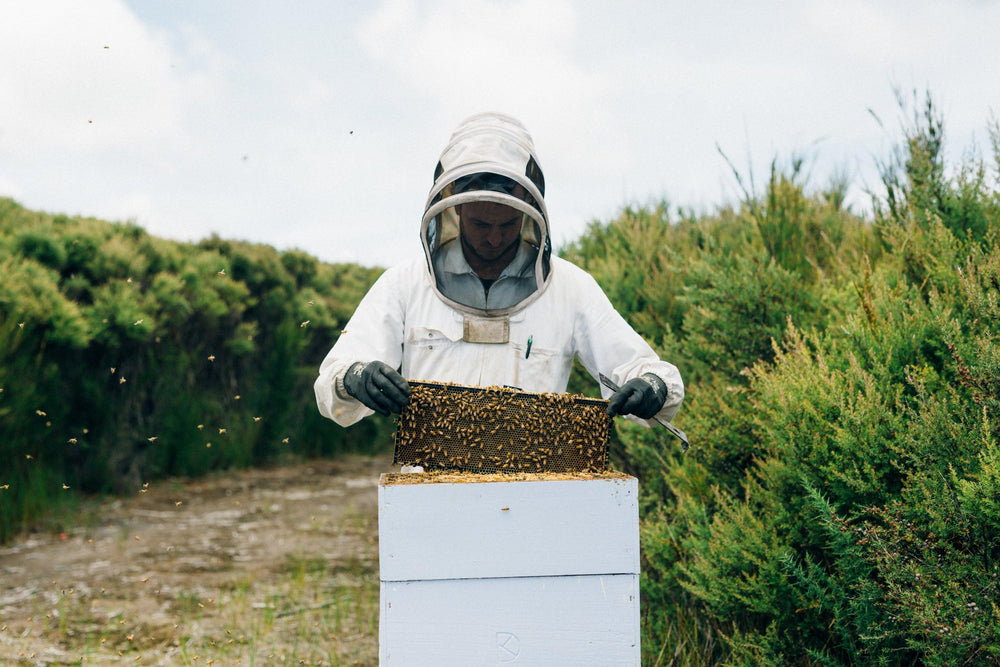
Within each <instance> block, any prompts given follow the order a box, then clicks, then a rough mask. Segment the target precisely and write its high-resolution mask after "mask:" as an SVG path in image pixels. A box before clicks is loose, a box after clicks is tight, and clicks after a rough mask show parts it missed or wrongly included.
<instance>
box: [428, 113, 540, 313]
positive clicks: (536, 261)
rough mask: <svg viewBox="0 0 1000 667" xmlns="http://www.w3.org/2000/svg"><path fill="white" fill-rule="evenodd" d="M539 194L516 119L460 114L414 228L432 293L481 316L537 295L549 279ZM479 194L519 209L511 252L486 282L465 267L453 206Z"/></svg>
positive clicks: (512, 308)
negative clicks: (419, 221) (500, 270)
mask: <svg viewBox="0 0 1000 667" xmlns="http://www.w3.org/2000/svg"><path fill="white" fill-rule="evenodd" d="M544 194H545V181H544V179H543V177H542V170H541V168H540V167H539V165H538V160H537V158H536V157H535V148H534V144H533V143H532V141H531V136H530V135H529V134H528V132H527V130H525V128H524V126H523V125H521V123H520V122H518V121H517V120H516V119H514V118H511V117H510V116H506V115H503V114H499V113H481V114H477V115H475V116H472V117H470V118H467V119H466V120H465V121H463V122H462V123H461V124H460V125H459V126H458V129H456V130H455V132H454V133H453V134H452V135H451V139H450V141H449V142H448V145H447V146H446V147H445V149H444V151H443V152H442V153H441V158H440V160H438V163H437V168H436V169H435V171H434V185H433V187H432V188H431V191H430V194H429V195H428V197H427V205H426V207H425V208H424V217H423V221H422V224H421V228H420V237H421V241H422V242H423V246H424V253H425V254H426V256H427V269H428V271H429V273H430V279H431V283H432V284H433V285H434V288H435V289H436V290H437V293H438V296H440V297H441V298H442V299H443V300H444V301H445V302H447V303H449V304H450V305H452V306H453V307H455V308H457V309H459V310H461V311H464V312H466V313H470V314H472V315H478V316H485V317H493V316H503V315H510V314H511V313H514V312H516V311H518V310H520V309H522V308H524V307H525V306H527V305H528V304H529V303H531V302H532V301H533V300H535V299H536V298H537V297H538V296H539V295H540V294H541V293H542V292H543V291H544V290H545V288H546V287H547V286H548V282H549V277H550V265H549V262H550V259H551V255H552V245H551V241H550V239H549V222H548V214H547V213H546V211H545V201H544V199H543V197H544ZM477 201H479V202H483V201H485V202H493V203H496V204H503V205H506V206H509V207H511V208H512V209H515V210H516V211H517V212H519V213H520V214H521V237H520V242H519V245H518V248H517V254H516V256H515V257H514V258H513V259H512V260H511V262H510V264H509V265H508V266H507V268H506V269H505V270H504V273H503V274H502V275H501V277H500V278H498V279H497V280H496V281H495V282H493V283H491V284H490V285H489V288H487V287H486V286H484V285H483V283H482V282H481V281H479V279H478V278H477V277H476V276H475V274H473V273H471V271H470V268H469V265H468V264H467V263H466V261H465V259H464V256H463V255H462V244H461V240H460V238H459V234H460V230H459V218H458V210H457V208H456V207H458V206H461V205H462V204H466V203H469V202H477ZM515 215H516V214H515Z"/></svg>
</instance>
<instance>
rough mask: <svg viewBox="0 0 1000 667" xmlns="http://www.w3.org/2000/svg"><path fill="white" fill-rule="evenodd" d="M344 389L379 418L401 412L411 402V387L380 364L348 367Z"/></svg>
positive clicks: (362, 363)
mask: <svg viewBox="0 0 1000 667" xmlns="http://www.w3.org/2000/svg"><path fill="white" fill-rule="evenodd" d="M344 389H346V390H347V393H348V394H350V395H351V396H353V397H354V398H356V399H358V400H359V401H361V402H362V403H364V404H365V405H366V406H368V407H369V408H371V409H372V410H374V411H375V412H377V413H379V414H380V415H388V414H389V413H390V412H400V411H401V410H402V409H403V406H404V405H406V404H407V403H408V402H409V400H410V385H409V384H407V382H406V380H405V379H404V378H403V376H402V375H400V374H399V373H397V372H396V371H394V370H393V369H392V368H390V367H389V365H388V364H385V363H382V362H381V361H372V362H369V363H367V364H366V363H364V362H361V361H359V362H358V363H356V364H354V365H352V366H351V367H350V368H348V369H347V373H345V374H344Z"/></svg>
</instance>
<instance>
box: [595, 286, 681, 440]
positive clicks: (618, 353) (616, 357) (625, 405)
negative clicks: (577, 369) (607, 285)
mask: <svg viewBox="0 0 1000 667" xmlns="http://www.w3.org/2000/svg"><path fill="white" fill-rule="evenodd" d="M581 274H582V276H581V277H580V280H579V282H580V289H579V295H580V301H579V303H580V304H581V307H580V309H579V310H578V313H579V314H578V315H577V323H576V331H577V332H578V333H577V336H578V340H577V341H576V347H577V356H578V357H579V359H580V363H582V364H583V366H584V368H586V369H587V371H588V372H589V373H590V374H591V375H592V376H593V377H594V378H595V379H596V378H598V377H599V375H600V374H601V373H603V374H605V375H607V376H608V377H609V378H611V380H612V381H614V382H615V384H617V385H618V386H619V387H620V389H619V391H618V392H612V391H611V390H610V389H608V388H606V387H602V388H601V391H602V395H603V396H604V398H607V399H610V401H611V403H610V405H609V410H610V411H611V412H612V413H613V414H622V415H627V416H628V418H629V419H631V420H632V421H636V422H638V423H641V424H645V425H647V426H648V423H647V422H646V420H647V419H651V418H653V417H660V418H661V419H664V420H667V421H669V420H670V419H672V418H673V417H674V415H675V414H677V411H678V410H679V409H680V406H681V401H683V400H684V382H683V380H681V374H680V371H678V370H677V367H676V366H674V365H673V364H671V363H669V362H666V361H662V360H661V359H660V358H659V357H658V356H657V355H656V352H654V351H653V348H652V347H650V345H649V343H647V342H646V341H645V339H643V337H642V336H640V335H639V334H638V333H636V331H635V330H634V329H633V328H632V327H631V326H629V324H628V322H626V321H625V319H624V318H623V317H622V316H621V315H619V314H618V311H616V310H615V308H614V306H613V305H612V304H611V302H610V301H609V300H608V297H607V296H606V295H605V294H604V291H603V290H602V289H601V288H600V286H599V285H598V284H597V282H596V281H595V280H594V279H593V278H592V277H591V276H590V275H589V274H587V273H585V272H583V271H581Z"/></svg>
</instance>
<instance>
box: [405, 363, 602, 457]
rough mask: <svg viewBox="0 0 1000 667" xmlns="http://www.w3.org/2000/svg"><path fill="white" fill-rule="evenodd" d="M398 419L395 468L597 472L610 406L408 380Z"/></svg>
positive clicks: (557, 396) (573, 397)
mask: <svg viewBox="0 0 1000 667" xmlns="http://www.w3.org/2000/svg"><path fill="white" fill-rule="evenodd" d="M409 384H410V387H411V389H412V392H411V394H410V401H409V403H407V404H406V406H404V408H403V410H402V412H401V413H400V415H399V417H398V418H397V420H396V434H395V454H394V458H393V461H394V462H395V463H396V464H399V465H419V466H423V467H424V469H425V470H435V469H439V470H440V469H450V470H461V471H467V472H475V473H485V474H489V473H520V472H578V471H579V472H603V471H605V470H607V468H608V441H609V440H610V437H611V417H609V416H608V402H607V401H605V400H601V399H594V398H586V397H584V396H580V395H575V394H550V393H546V394H536V393H530V392H524V391H519V390H514V389H508V388H501V387H469V386H465V385H457V384H446V383H430V382H415V381H410V383H409Z"/></svg>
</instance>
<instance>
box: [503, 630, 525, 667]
mask: <svg viewBox="0 0 1000 667" xmlns="http://www.w3.org/2000/svg"><path fill="white" fill-rule="evenodd" d="M520 652H521V642H520V641H518V639H517V635H515V634H514V633H513V632H498V633H497V654H498V657H499V659H500V662H514V661H515V660H517V656H518V654H519V653H520Z"/></svg>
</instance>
